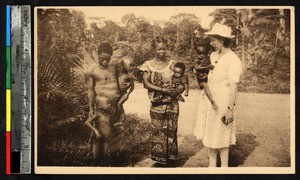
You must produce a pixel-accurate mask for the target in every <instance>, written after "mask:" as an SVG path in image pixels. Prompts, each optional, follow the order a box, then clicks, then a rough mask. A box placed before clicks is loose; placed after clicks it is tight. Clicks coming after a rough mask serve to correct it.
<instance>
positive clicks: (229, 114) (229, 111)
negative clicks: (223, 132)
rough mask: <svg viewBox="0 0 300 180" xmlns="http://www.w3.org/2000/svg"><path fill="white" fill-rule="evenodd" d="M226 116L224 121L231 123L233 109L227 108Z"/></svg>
mask: <svg viewBox="0 0 300 180" xmlns="http://www.w3.org/2000/svg"><path fill="white" fill-rule="evenodd" d="M224 117H225V119H224V120H223V123H224V124H225V125H227V124H230V123H231V122H232V121H233V111H232V110H231V109H227V110H226V112H225V114H224Z"/></svg>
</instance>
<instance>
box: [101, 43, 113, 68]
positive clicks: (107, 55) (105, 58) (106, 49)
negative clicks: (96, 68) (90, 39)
mask: <svg viewBox="0 0 300 180" xmlns="http://www.w3.org/2000/svg"><path fill="white" fill-rule="evenodd" d="M112 53H113V48H112V47H111V45H110V44H109V43H100V44H99V46H98V60H99V65H100V66H102V67H104V68H107V66H108V64H109V62H110V59H111V56H112Z"/></svg>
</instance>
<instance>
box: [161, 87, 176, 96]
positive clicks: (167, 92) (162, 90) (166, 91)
mask: <svg viewBox="0 0 300 180" xmlns="http://www.w3.org/2000/svg"><path fill="white" fill-rule="evenodd" d="M161 92H162V93H165V94H167V95H170V96H174V95H175V94H176V92H175V91H174V90H171V89H168V88H161Z"/></svg>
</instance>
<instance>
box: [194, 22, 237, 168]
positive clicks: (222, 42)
mask: <svg viewBox="0 0 300 180" xmlns="http://www.w3.org/2000/svg"><path fill="white" fill-rule="evenodd" d="M231 33H232V31H231V28H230V27H228V26H226V25H222V24H219V23H216V24H215V25H214V26H213V28H212V29H211V31H209V32H207V33H205V34H207V35H209V37H210V39H211V45H212V46H213V48H214V50H215V51H214V52H213V53H212V54H211V56H210V60H211V64H212V65H214V69H213V70H211V71H210V73H209V75H208V86H209V88H210V90H211V93H212V96H213V99H214V101H215V102H216V104H217V105H218V107H219V108H218V110H214V109H213V108H212V105H211V103H210V102H209V100H208V99H207V96H205V94H204V93H203V94H202V95H201V96H200V102H199V106H198V115H197V124H196V128H195V131H194V134H195V136H196V137H197V138H198V139H202V143H203V145H204V146H205V147H208V148H209V167H216V165H217V154H218V152H219V154H220V159H221V167H228V156H229V146H230V145H234V144H235V142H236V136H235V132H236V130H235V121H236V120H235V119H234V105H235V100H236V94H237V85H238V83H239V79H240V76H241V73H242V63H241V61H240V59H239V58H238V56H237V55H236V54H235V53H234V52H233V51H232V50H231V49H230V42H231V39H232V38H234V37H235V36H234V35H232V34H231Z"/></svg>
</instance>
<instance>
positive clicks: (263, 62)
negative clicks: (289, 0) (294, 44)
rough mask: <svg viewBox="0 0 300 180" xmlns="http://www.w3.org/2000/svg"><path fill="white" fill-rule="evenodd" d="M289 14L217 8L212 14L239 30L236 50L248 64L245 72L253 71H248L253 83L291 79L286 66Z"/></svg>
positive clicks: (268, 10) (218, 20) (219, 20)
mask: <svg viewBox="0 0 300 180" xmlns="http://www.w3.org/2000/svg"><path fill="white" fill-rule="evenodd" d="M287 14H289V13H285V11H284V10H278V9H277V10H276V9H218V10H215V11H214V12H212V13H211V14H210V15H211V16H213V17H214V20H213V22H212V23H215V22H220V23H223V24H227V25H229V26H231V27H232V28H233V29H234V32H236V34H237V37H236V41H235V42H236V48H235V50H236V51H237V52H238V53H239V54H240V56H241V58H242V61H243V63H244V65H245V66H246V67H245V71H246V72H247V71H250V72H249V73H248V72H247V73H245V74H247V75H248V76H249V78H250V79H251V80H252V82H253V81H255V82H256V83H267V84H270V82H268V81H270V80H271V79H273V78H277V79H284V81H288V80H289V78H288V77H289V75H288V72H289V71H288V69H287V68H286V67H289V51H287V50H288V49H287V47H289V45H290V44H289V39H290V38H289V34H288V33H283V32H284V31H285V28H286V26H285V22H286V21H285V19H287V21H288V22H289V15H287ZM280 39H282V40H283V39H285V41H280ZM283 46H284V47H283ZM282 50H283V51H282ZM279 54H280V55H279ZM283 71H284V73H283V74H284V75H283V74H282V73H281V72H283ZM279 72H280V73H279ZM278 73H279V74H280V75H279V74H278ZM282 75H283V77H282ZM249 82H250V81H249ZM280 82H282V81H280ZM285 85H287V84H286V83H285V82H282V83H281V84H280V85H279V86H280V88H281V90H280V91H284V89H287V88H285V87H284V86H285Z"/></svg>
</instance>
